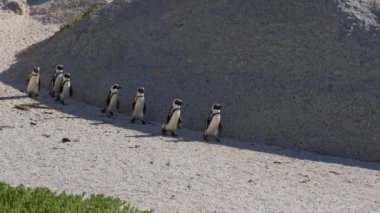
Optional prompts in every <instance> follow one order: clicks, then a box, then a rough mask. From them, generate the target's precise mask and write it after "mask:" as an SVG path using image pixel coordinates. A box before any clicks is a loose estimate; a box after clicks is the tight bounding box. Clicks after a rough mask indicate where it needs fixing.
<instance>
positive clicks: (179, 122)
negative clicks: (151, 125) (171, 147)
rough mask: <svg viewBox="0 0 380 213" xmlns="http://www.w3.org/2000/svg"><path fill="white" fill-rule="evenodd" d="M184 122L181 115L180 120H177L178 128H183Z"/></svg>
mask: <svg viewBox="0 0 380 213" xmlns="http://www.w3.org/2000/svg"><path fill="white" fill-rule="evenodd" d="M182 123H183V122H182V118H181V117H179V118H178V122H177V128H178V129H181V128H182Z"/></svg>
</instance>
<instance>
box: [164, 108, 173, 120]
mask: <svg viewBox="0 0 380 213" xmlns="http://www.w3.org/2000/svg"><path fill="white" fill-rule="evenodd" d="M172 114H173V107H171V108H170V111H169V113H168V115H167V116H166V120H165V124H168V123H169V122H170V118H171V117H172Z"/></svg>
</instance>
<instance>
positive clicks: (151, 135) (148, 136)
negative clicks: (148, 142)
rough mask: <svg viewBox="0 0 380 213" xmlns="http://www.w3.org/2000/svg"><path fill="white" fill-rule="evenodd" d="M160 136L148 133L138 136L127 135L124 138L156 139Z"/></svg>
mask: <svg viewBox="0 0 380 213" xmlns="http://www.w3.org/2000/svg"><path fill="white" fill-rule="evenodd" d="M158 136H160V134H158V133H157V134H156V133H148V134H140V135H128V136H125V137H126V138H154V137H158Z"/></svg>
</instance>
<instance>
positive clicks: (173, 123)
mask: <svg viewBox="0 0 380 213" xmlns="http://www.w3.org/2000/svg"><path fill="white" fill-rule="evenodd" d="M182 104H183V101H182V100H181V99H178V98H176V99H174V101H173V106H172V107H171V108H170V111H169V113H168V115H167V117H166V120H165V123H163V124H162V126H161V131H162V135H166V132H171V134H172V136H173V137H177V136H178V135H177V134H176V133H175V130H177V128H178V129H180V128H181V126H182V118H181V106H182Z"/></svg>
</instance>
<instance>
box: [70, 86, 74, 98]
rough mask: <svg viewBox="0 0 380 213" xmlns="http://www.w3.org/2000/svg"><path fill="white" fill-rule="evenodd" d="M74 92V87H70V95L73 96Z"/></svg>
mask: <svg viewBox="0 0 380 213" xmlns="http://www.w3.org/2000/svg"><path fill="white" fill-rule="evenodd" d="M73 94H74V92H73V88H72V87H70V97H73Z"/></svg>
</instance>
